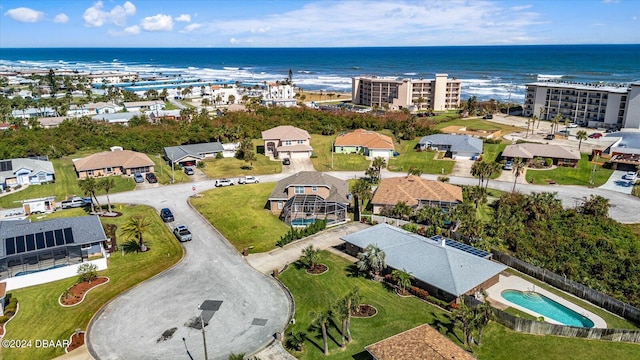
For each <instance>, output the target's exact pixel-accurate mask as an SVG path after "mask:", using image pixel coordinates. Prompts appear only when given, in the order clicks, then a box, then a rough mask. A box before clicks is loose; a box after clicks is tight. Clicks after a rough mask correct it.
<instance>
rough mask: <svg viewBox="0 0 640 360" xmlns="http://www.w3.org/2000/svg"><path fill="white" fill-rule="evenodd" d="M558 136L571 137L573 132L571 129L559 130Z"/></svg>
mask: <svg viewBox="0 0 640 360" xmlns="http://www.w3.org/2000/svg"><path fill="white" fill-rule="evenodd" d="M558 134H560V135H564V136H569V135H571V132H570V131H569V129H563V130H558Z"/></svg>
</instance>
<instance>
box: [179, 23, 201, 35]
mask: <svg viewBox="0 0 640 360" xmlns="http://www.w3.org/2000/svg"><path fill="white" fill-rule="evenodd" d="M201 27H202V24H198V23H193V24H189V25H187V26H185V27H184V29H182V30H180V32H181V33H190V32H193V31H196V30H198V29H200V28H201Z"/></svg>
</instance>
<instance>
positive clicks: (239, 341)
mask: <svg viewBox="0 0 640 360" xmlns="http://www.w3.org/2000/svg"><path fill="white" fill-rule="evenodd" d="M328 174H330V175H333V176H336V177H338V178H342V179H355V178H359V177H362V176H363V172H361V171H360V172H330V173H328ZM382 175H383V177H397V176H404V175H405V174H403V173H391V172H388V171H386V170H384V171H383V174H382ZM286 176H288V174H277V175H267V176H261V181H262V182H269V181H278V180H280V179H282V178H284V177H286ZM423 177H424V178H427V179H433V180H435V179H436V178H437V175H423ZM450 182H451V183H452V184H457V185H477V183H478V180H477V179H473V178H467V177H450ZM213 183H214V182H213V181H203V182H197V183H189V184H178V185H173V186H164V187H157V188H152V189H145V190H135V191H131V192H127V193H120V194H114V195H111V201H112V202H120V203H139V204H145V205H150V206H153V207H155V208H156V209H159V208H162V207H170V208H171V209H172V210H173V211H174V214H175V217H176V221H175V222H174V223H173V224H172V225H175V224H186V225H187V226H188V227H189V228H190V229H191V231H192V232H193V234H194V238H193V241H191V242H188V243H185V244H184V245H185V249H186V255H185V258H184V259H183V261H182V262H181V263H180V264H178V265H177V266H175V267H174V268H172V269H171V270H169V271H167V272H165V273H163V274H161V275H160V276H157V277H155V278H153V279H151V280H149V281H146V282H144V283H143V284H141V285H139V286H138V287H136V288H134V289H132V290H130V291H128V292H126V293H125V294H123V295H121V296H119V297H117V298H116V299H115V300H114V301H112V302H111V303H109V304H108V305H107V306H106V307H105V308H104V309H103V310H102V311H100V312H99V313H98V314H97V315H96V317H95V318H94V320H93V321H92V322H91V324H90V326H89V329H88V335H87V344H88V349H89V351H90V353H91V354H92V355H93V356H94V357H95V358H98V359H121V358H135V359H157V358H171V359H190V356H192V358H194V359H203V358H204V350H203V341H202V333H201V332H200V331H199V330H197V329H194V328H191V327H189V326H187V325H188V323H190V322H193V321H194V320H195V319H196V318H197V317H198V316H199V314H200V311H199V310H198V306H199V305H200V304H201V303H202V302H203V301H204V300H222V301H223V303H222V305H221V307H220V310H219V311H218V312H216V313H215V315H214V316H213V317H212V319H211V321H210V322H209V325H208V326H206V327H205V330H206V341H207V349H208V355H209V358H210V359H226V358H227V356H228V354H229V353H231V352H234V353H242V352H244V353H252V352H254V351H256V350H258V349H259V348H261V347H263V346H265V345H266V344H267V343H269V342H270V341H271V340H272V339H273V336H274V334H275V333H276V332H279V331H282V330H283V329H284V327H285V326H286V322H287V320H288V316H289V310H288V309H289V302H288V300H287V296H286V294H285V293H284V291H283V290H282V289H281V288H280V287H279V286H278V285H277V284H276V283H275V281H274V280H272V279H270V278H269V277H268V276H266V275H263V274H261V273H259V272H258V271H256V270H255V269H253V268H251V267H250V266H249V265H248V264H247V262H246V261H245V260H244V259H243V258H242V256H241V255H240V254H238V252H237V251H236V250H235V249H234V248H232V247H231V246H230V245H229V244H228V243H227V241H226V240H225V239H223V238H222V236H220V235H219V234H218V233H217V232H216V231H215V229H213V227H211V225H210V224H209V223H208V222H207V221H205V220H204V219H203V218H201V217H200V215H199V214H198V213H197V212H196V211H195V210H193V209H192V208H191V207H190V206H189V205H188V203H187V199H188V197H189V196H191V195H193V190H192V186H195V187H196V190H197V191H198V192H200V191H202V190H208V189H211V188H213V187H214V186H213ZM489 187H490V188H494V189H498V190H503V191H511V189H512V188H513V183H511V182H504V181H496V180H491V181H490V182H489ZM516 190H517V191H521V192H523V193H531V192H556V193H557V197H558V198H559V199H560V200H561V201H562V203H563V205H564V206H565V207H575V206H576V205H577V204H579V202H580V201H581V200H582V199H583V198H584V197H588V196H589V195H592V194H594V195H601V196H603V197H605V198H607V199H609V201H610V204H611V207H610V211H609V215H610V216H611V217H612V218H614V219H616V220H618V221H620V222H623V223H637V222H640V199H638V198H636V197H633V196H630V195H626V194H622V193H618V192H613V191H609V190H605V189H598V188H594V189H588V188H584V187H578V186H560V185H554V186H544V185H525V184H517V185H516ZM235 205H236V204H228V206H235ZM151 247H153V243H151ZM152 251H153V250H152ZM132 256H134V255H132ZM172 328H176V331H175V333H174V334H173V335H172V336H171V337H170V338H169V339H167V340H160V341H158V339H159V338H160V337H161V335H162V334H163V332H165V331H166V330H169V329H172ZM183 338H184V341H183Z"/></svg>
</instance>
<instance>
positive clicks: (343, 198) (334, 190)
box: [266, 171, 349, 226]
mask: <svg viewBox="0 0 640 360" xmlns="http://www.w3.org/2000/svg"><path fill="white" fill-rule="evenodd" d="M348 192H349V185H348V184H347V182H346V181H344V180H340V179H338V178H335V177H333V176H330V175H327V174H325V173H322V172H317V171H301V172H299V173H296V174H294V175H291V176H289V177H287V178H284V179H282V180H280V181H278V183H277V184H276V186H275V188H274V189H273V191H272V192H271V195H269V199H268V200H267V206H266V207H267V208H268V209H269V210H271V213H273V214H275V215H277V214H280V219H281V220H282V221H284V222H285V223H286V224H287V225H292V226H306V225H309V224H310V223H312V222H314V221H315V220H316V219H321V220H322V219H327V223H328V224H339V223H343V222H345V221H347V208H348V206H349V200H348V199H347V196H348V195H347V194H348Z"/></svg>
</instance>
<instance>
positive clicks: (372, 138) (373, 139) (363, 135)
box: [335, 129, 395, 150]
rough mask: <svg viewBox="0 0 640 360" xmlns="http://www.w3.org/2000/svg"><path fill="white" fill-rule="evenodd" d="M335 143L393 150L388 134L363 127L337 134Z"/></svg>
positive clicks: (337, 144) (391, 140)
mask: <svg viewBox="0 0 640 360" xmlns="http://www.w3.org/2000/svg"><path fill="white" fill-rule="evenodd" d="M335 144H336V146H364V147H367V148H369V149H389V150H395V147H394V146H393V139H391V137H390V136H387V135H382V134H378V133H377V132H375V131H368V130H364V129H357V130H354V131H352V132H349V133H346V134H341V135H338V136H337V137H336V142H335Z"/></svg>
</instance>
